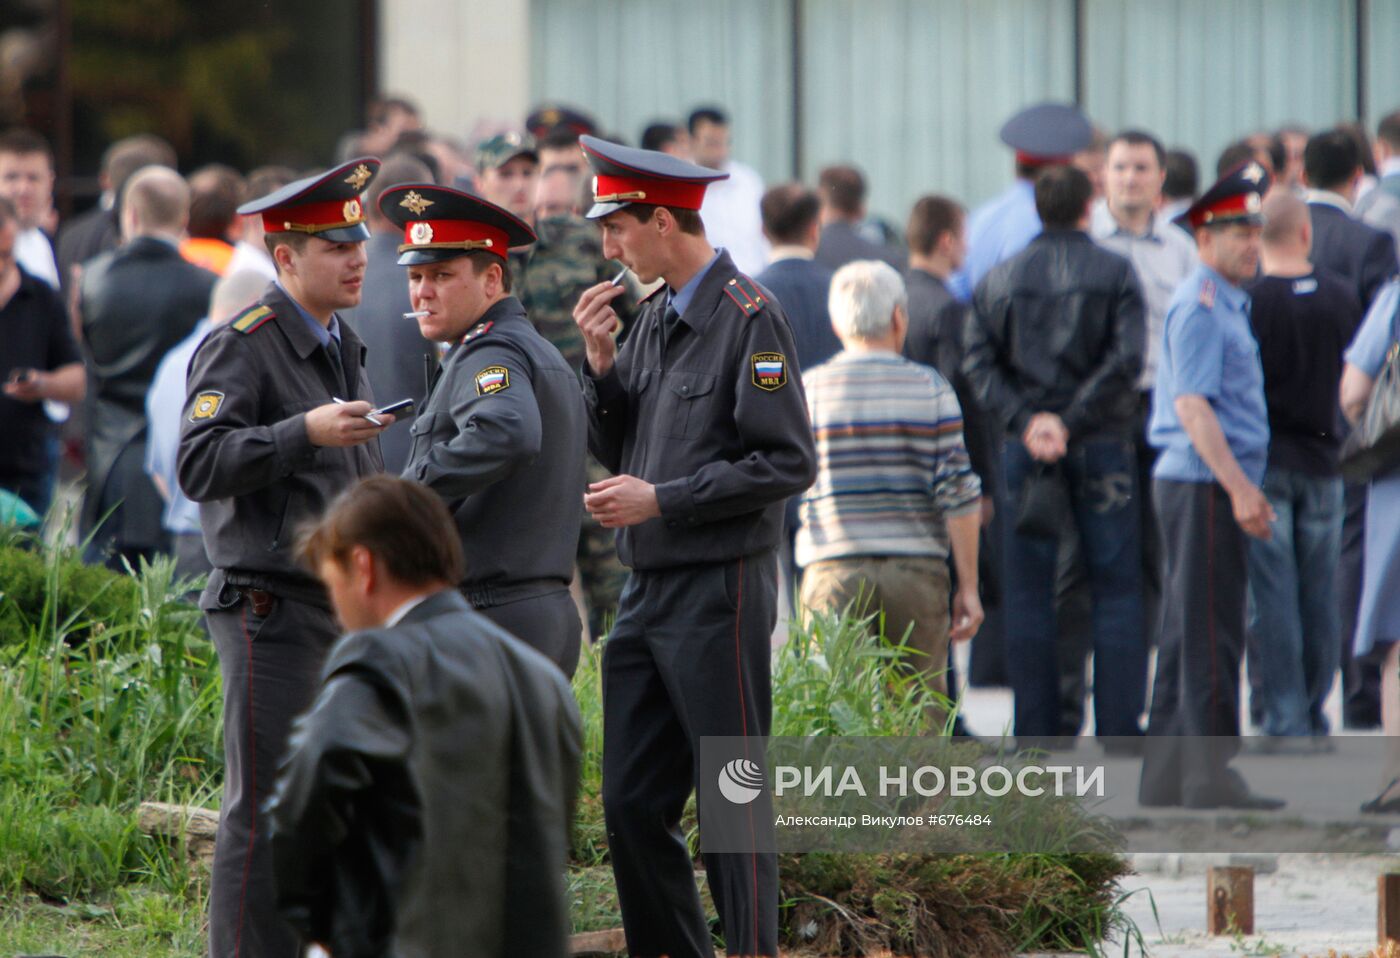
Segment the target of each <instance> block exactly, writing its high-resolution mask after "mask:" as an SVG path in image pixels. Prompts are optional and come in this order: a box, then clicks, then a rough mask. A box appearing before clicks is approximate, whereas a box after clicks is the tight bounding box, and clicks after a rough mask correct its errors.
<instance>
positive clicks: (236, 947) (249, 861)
mask: <svg viewBox="0 0 1400 958" xmlns="http://www.w3.org/2000/svg"><path fill="white" fill-rule="evenodd" d="M241 621H242V623H243V644H244V647H245V648H246V650H247V652H248V757H249V762H248V788H249V795H250V797H251V799H252V805H253V815H252V817H251V818H250V819H249V825H248V850H247V853H246V854H245V855H244V857H243V884H242V885H241V886H240V887H239V890H238V927H237V930H236V931H235V932H234V938H233V941H234V944H233V954H234V958H237V956H239V955H241V954H243V913H244V910H245V908H246V906H247V901H248V878H249V876H250V875H251V873H252V870H253V844H254V843H255V842H256V841H257V840H258V740H257V733H255V732H254V731H253V728H254V724H255V723H254V722H253V637H252V635H251V634H250V633H249V632H248V601H247V600H246V599H245V600H244V602H243V612H242V618H241Z"/></svg>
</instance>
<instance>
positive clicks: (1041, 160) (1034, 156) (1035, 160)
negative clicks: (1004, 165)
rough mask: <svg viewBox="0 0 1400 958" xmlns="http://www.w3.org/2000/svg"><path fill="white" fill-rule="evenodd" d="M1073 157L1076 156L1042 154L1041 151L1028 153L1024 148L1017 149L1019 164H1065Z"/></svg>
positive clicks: (1034, 165) (1036, 165) (1033, 165)
mask: <svg viewBox="0 0 1400 958" xmlns="http://www.w3.org/2000/svg"><path fill="white" fill-rule="evenodd" d="M1073 159H1074V157H1073V156H1070V155H1068V154H1066V155H1064V156H1041V155H1040V154H1039V153H1026V152H1025V151H1023V150H1017V151H1016V165H1017V166H1029V167H1039V166H1064V165H1065V164H1066V163H1069V162H1070V161H1071V160H1073Z"/></svg>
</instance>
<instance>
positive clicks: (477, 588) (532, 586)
mask: <svg viewBox="0 0 1400 958" xmlns="http://www.w3.org/2000/svg"><path fill="white" fill-rule="evenodd" d="M568 589H569V584H568V583H567V582H563V581H561V580H559V579H519V580H516V581H514V582H464V583H462V585H461V592H462V597H463V598H465V599H466V600H467V601H468V602H470V603H471V606H472V608H473V609H489V608H491V607H492V606H497V605H505V604H506V603H507V602H519V601H520V600H521V599H536V598H539V597H540V596H544V595H551V594H553V593H555V592H567V591H568Z"/></svg>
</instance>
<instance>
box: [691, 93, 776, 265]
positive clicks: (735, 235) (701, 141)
mask: <svg viewBox="0 0 1400 958" xmlns="http://www.w3.org/2000/svg"><path fill="white" fill-rule="evenodd" d="M689 129H690V150H691V154H692V159H694V161H695V162H696V163H699V164H700V165H701V166H707V167H709V168H710V169H712V170H723V171H724V172H726V173H728V174H729V178H728V179H726V180H716V181H715V182H714V183H711V184H710V187H709V189H707V190H706V191H705V205H704V206H703V207H701V208H700V216H701V218H702V219H703V220H704V221H705V234H706V235H707V236H708V237H709V239H710V242H711V243H713V244H714V245H715V246H717V247H723V248H724V249H726V250H728V251H729V256H730V258H731V259H733V260H734V265H735V266H737V267H739V271H740V272H741V273H747V274H748V275H750V276H755V275H757V274H758V272H759V271H760V270H762V269H763V268H764V267H765V266H767V265H768V242H767V240H765V239H764V238H763V218H762V216H761V214H760V213H759V203H761V202H762V200H763V178H762V177H760V176H759V175H758V173H756V172H755V171H754V170H753V169H751V168H750V167H747V166H745V165H744V164H743V163H739V162H737V161H735V160H733V159H731V158H730V156H729V148H730V138H729V117H728V116H726V115H725V113H724V111H722V110H720V109H719V108H718V107H712V106H702V107H698V108H696V109H695V110H694V111H692V112H691V114H690V122H689Z"/></svg>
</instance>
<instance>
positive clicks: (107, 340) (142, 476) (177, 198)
mask: <svg viewBox="0 0 1400 958" xmlns="http://www.w3.org/2000/svg"><path fill="white" fill-rule="evenodd" d="M189 208H190V191H189V187H188V186H186V185H185V181H184V180H182V179H181V178H180V175H179V174H178V173H176V172H175V171H174V170H168V169H166V168H165V167H162V166H153V167H149V168H147V169H144V170H141V171H140V172H139V173H137V174H136V175H135V176H133V177H132V178H131V181H130V182H129V183H128V184H127V186H126V190H125V192H124V193H123V194H122V214H121V222H122V235H123V237H124V239H125V243H124V244H123V245H122V246H121V247H120V248H118V249H115V250H112V251H110V252H107V253H104V254H102V255H101V256H99V257H97V258H96V259H94V260H93V261H92V262H91V263H89V264H88V265H87V267H86V268H85V270H84V272H83V278H82V283H81V285H80V287H79V289H80V293H79V301H78V312H79V313H80V314H81V316H82V346H83V351H84V353H85V355H86V359H87V368H88V391H87V394H88V400H89V406H88V428H87V435H86V437H85V438H86V440H87V442H86V446H87V466H88V476H87V495H86V496H85V497H84V499H83V513H82V532H83V534H84V535H87V534H89V533H91V534H92V535H93V538H92V544H91V547H90V550H89V556H90V558H91V559H92V560H94V561H96V560H99V559H102V560H105V561H107V562H109V564H111V565H112V567H113V568H118V569H120V568H122V563H123V561H124V560H125V561H129V562H131V563H132V564H133V565H135V564H136V562H137V560H138V559H140V558H147V559H149V558H152V557H154V556H155V555H156V554H157V553H160V552H167V551H169V549H170V542H169V538H168V536H167V534H166V532H165V529H164V528H163V527H162V526H161V514H162V513H163V512H164V510H165V502H164V500H162V499H161V497H160V494H159V493H158V492H156V487H155V486H154V485H153V484H152V483H151V479H150V477H149V476H147V475H146V471H145V461H146V392H147V391H148V390H149V389H150V388H151V380H152V379H153V378H154V377H155V374H156V367H157V366H158V365H159V364H160V361H161V358H162V357H163V356H164V355H165V354H166V353H167V352H169V351H170V350H171V348H172V347H174V346H175V344H176V343H178V342H180V340H182V339H184V338H185V337H186V336H188V335H189V333H190V330H192V329H194V326H195V323H197V322H199V320H200V317H202V316H204V315H205V313H206V312H207V311H208V308H209V293H210V291H211V290H212V289H213V288H214V281H215V280H216V279H217V278H218V277H216V276H215V275H214V274H213V273H211V272H209V271H208V270H205V269H201V268H199V267H198V266H195V265H194V264H193V263H189V262H186V261H185V260H184V259H183V258H182V257H181V256H180V250H179V245H178V244H179V241H180V236H181V234H182V233H183V232H184V230H185V225H186V223H187V222H188V220H189Z"/></svg>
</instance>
